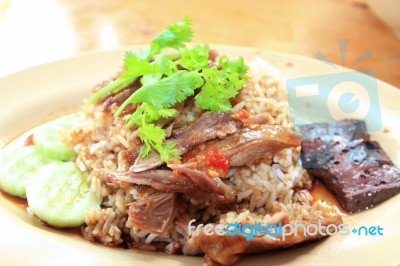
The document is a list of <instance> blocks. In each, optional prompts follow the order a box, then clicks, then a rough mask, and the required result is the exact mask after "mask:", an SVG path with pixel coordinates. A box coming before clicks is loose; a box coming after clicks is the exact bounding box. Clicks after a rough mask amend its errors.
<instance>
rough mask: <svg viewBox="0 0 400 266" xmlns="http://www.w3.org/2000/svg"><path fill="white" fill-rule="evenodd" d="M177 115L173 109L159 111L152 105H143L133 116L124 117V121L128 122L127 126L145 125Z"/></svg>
mask: <svg viewBox="0 0 400 266" xmlns="http://www.w3.org/2000/svg"><path fill="white" fill-rule="evenodd" d="M175 113H176V110H175V109H172V108H161V109H157V108H155V107H154V106H152V105H151V104H148V103H142V104H141V105H140V106H139V107H138V108H137V109H136V111H135V112H134V113H133V114H130V115H126V116H124V120H126V121H128V123H127V124H126V126H128V127H131V126H133V125H139V126H141V125H144V124H148V123H152V122H154V121H157V120H158V119H160V118H169V117H172V116H173V115H174V114H175Z"/></svg>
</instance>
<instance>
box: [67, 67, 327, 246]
mask: <svg viewBox="0 0 400 266" xmlns="http://www.w3.org/2000/svg"><path fill="white" fill-rule="evenodd" d="M249 66H250V69H249V76H250V79H249V81H248V82H247V84H246V86H245V87H244V88H243V89H242V90H241V91H240V93H239V94H238V95H237V97H236V98H235V106H234V110H237V109H241V108H243V109H245V110H247V111H249V112H250V113H252V114H267V117H268V119H267V120H268V121H267V124H272V125H282V126H285V127H291V126H292V125H291V122H290V118H289V111H288V102H287V97H286V90H285V88H284V87H283V85H282V84H281V82H280V78H279V72H278V71H277V69H275V68H274V67H272V66H270V65H269V64H268V63H267V62H265V61H264V60H262V59H256V60H254V61H253V62H250V64H249ZM107 82H109V81H105V82H103V83H101V84H99V85H98V86H97V87H95V88H94V90H96V89H97V88H99V87H103V86H104V85H106V84H107ZM110 108H114V109H115V108H116V106H111V107H110ZM83 112H84V114H85V117H86V119H87V121H88V123H86V124H85V125H84V126H82V127H81V128H79V129H78V130H76V131H75V132H74V134H73V136H72V144H73V145H74V149H75V151H76V153H77V160H76V164H77V166H78V167H79V169H80V170H82V171H88V172H90V173H92V171H93V170H94V169H100V168H106V169H110V170H124V169H121V167H122V166H118V154H119V153H120V152H121V151H123V150H129V149H132V148H134V147H132V145H134V143H135V142H134V141H132V140H134V139H137V136H136V135H135V133H134V131H133V130H131V129H128V128H126V127H124V124H125V123H124V121H122V119H114V117H113V116H112V115H110V114H109V112H105V111H104V107H103V106H102V105H101V104H100V105H99V104H98V105H91V104H85V105H84V108H83ZM201 113H202V111H201V110H200V109H198V108H196V107H194V106H193V104H189V105H187V106H185V107H184V110H183V112H182V114H181V115H180V117H178V118H177V120H181V121H194V120H196V119H197V118H198V117H199V116H200V115H201ZM299 154H300V147H297V148H290V149H284V150H281V151H279V152H277V153H275V154H272V155H267V156H266V157H265V158H263V159H262V160H261V161H259V162H258V163H256V164H254V165H250V166H244V167H237V168H235V169H231V170H230V172H229V173H228V177H227V178H225V179H224V182H225V183H227V184H229V185H230V186H232V187H233V188H234V190H235V191H236V193H237V195H238V199H237V207H235V209H234V210H233V209H226V207H218V206H206V205H204V204H203V203H202V202H201V201H199V200H194V199H191V198H188V196H186V195H181V196H180V197H181V198H180V199H179V201H178V202H179V206H178V215H176V217H177V218H175V220H174V222H173V225H172V226H171V228H170V229H169V230H168V231H167V232H165V233H163V234H159V235H157V234H152V233H149V232H147V231H144V230H141V229H139V228H137V227H135V226H133V225H132V224H131V223H130V221H129V219H128V209H129V205H130V204H131V203H132V202H135V201H141V200H144V199H146V198H147V197H148V195H149V194H151V193H152V192H153V191H154V190H153V189H152V188H149V187H145V186H137V185H129V186H127V187H122V188H121V187H114V186H112V185H109V184H105V183H104V182H103V181H102V180H101V179H100V178H98V177H97V176H96V175H95V174H93V173H92V174H91V178H92V187H93V189H95V191H96V193H97V196H98V197H99V198H101V199H102V204H101V206H100V207H99V208H97V209H91V210H89V211H88V212H87V215H86V219H85V222H86V225H85V226H84V227H83V228H82V231H83V234H84V237H85V238H86V239H88V240H90V241H95V242H99V243H101V244H103V245H108V246H117V245H122V246H123V247H125V248H129V247H136V248H140V249H146V250H165V251H167V252H168V251H169V248H170V245H171V243H172V242H173V241H179V240H181V239H183V238H184V236H185V234H186V228H187V223H188V221H190V220H192V219H196V220H197V221H201V222H202V223H203V224H206V223H223V224H227V223H233V222H239V223H256V222H262V223H264V224H267V223H276V222H278V221H280V220H282V219H289V220H290V221H296V220H299V221H300V220H310V219H317V218H318V217H319V216H320V215H321V211H320V210H319V209H318V206H317V205H313V198H312V196H311V195H310V193H309V192H308V189H310V188H311V184H312V180H311V178H310V177H309V176H308V174H307V173H306V171H305V170H304V169H302V168H301V167H300V166H299V165H298V164H297V162H298V158H299ZM125 170H126V169H125Z"/></svg>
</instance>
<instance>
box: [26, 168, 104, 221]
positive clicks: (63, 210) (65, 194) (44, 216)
mask: <svg viewBox="0 0 400 266" xmlns="http://www.w3.org/2000/svg"><path fill="white" fill-rule="evenodd" d="M26 196H27V199H28V206H29V209H30V210H31V211H32V212H33V213H34V214H36V215H37V216H38V217H39V218H40V219H41V220H43V221H45V222H46V223H48V224H50V225H52V226H55V227H60V228H66V227H76V226H79V225H82V224H83V223H84V222H85V214H86V211H87V210H88V209H90V208H95V207H97V206H99V205H100V202H101V201H99V200H98V199H96V196H95V193H94V191H92V190H91V189H90V181H89V180H88V176H87V174H86V173H82V172H80V171H79V169H78V168H77V167H76V166H75V164H74V163H73V162H59V161H52V162H51V163H48V164H46V165H44V166H43V167H41V168H40V169H39V171H38V172H37V177H36V178H32V179H30V180H29V181H28V183H27V184H26Z"/></svg>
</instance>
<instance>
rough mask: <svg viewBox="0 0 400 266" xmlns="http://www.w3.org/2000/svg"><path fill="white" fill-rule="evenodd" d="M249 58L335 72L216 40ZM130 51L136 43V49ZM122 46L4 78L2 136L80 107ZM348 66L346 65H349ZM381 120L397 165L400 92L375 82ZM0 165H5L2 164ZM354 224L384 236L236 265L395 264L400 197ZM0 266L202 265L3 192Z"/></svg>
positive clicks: (304, 71)
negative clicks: (90, 230)
mask: <svg viewBox="0 0 400 266" xmlns="http://www.w3.org/2000/svg"><path fill="white" fill-rule="evenodd" d="M213 47H214V48H217V50H219V51H220V52H221V53H224V54H227V55H229V56H237V55H242V56H244V57H245V58H246V59H247V60H250V59H253V58H254V57H256V56H260V57H262V58H265V59H266V60H268V61H269V62H270V63H271V64H273V65H275V66H277V67H278V68H279V69H280V70H281V72H282V73H283V75H284V76H286V77H288V78H295V77H305V76H313V75H320V74H330V73H336V72H337V70H335V69H333V68H331V67H330V66H328V65H326V64H324V63H322V62H319V61H317V60H315V59H311V58H306V57H301V56H296V55H289V54H283V53H277V52H269V51H259V50H254V49H251V48H239V47H229V46H213ZM132 48H133V49H134V48H135V47H132ZM123 54H124V50H118V51H109V52H98V53H90V54H84V55H80V56H77V57H73V58H69V59H66V60H62V61H57V62H54V63H50V64H46V65H42V66H38V67H35V68H32V69H28V70H25V71H21V72H19V73H16V74H13V75H10V76H7V77H4V78H2V79H0V93H1V94H0V96H1V97H0V107H1V112H0V140H1V141H2V142H3V143H7V142H9V141H10V140H12V139H13V138H14V137H16V136H18V135H19V134H21V133H23V132H24V131H26V130H28V129H29V128H32V127H33V126H35V125H37V124H39V123H41V122H43V121H45V120H48V119H51V118H54V117H56V116H58V115H61V114H65V113H67V112H70V111H71V110H77V106H78V105H79V104H80V103H81V102H82V99H83V98H85V97H87V96H89V95H90V88H91V87H92V86H93V85H94V84H96V83H97V82H99V81H101V80H103V79H107V78H108V77H109V76H111V75H112V74H114V73H115V72H116V70H117V69H118V67H119V66H120V64H121V62H122V58H123ZM345 71H346V70H345ZM378 88H379V100H380V106H381V112H382V118H383V126H384V127H388V128H389V132H388V133H383V132H378V133H375V134H373V137H374V138H375V139H377V140H379V141H380V143H381V144H382V146H383V148H384V149H385V150H386V152H387V153H388V154H389V156H390V157H391V158H392V160H394V162H395V163H396V164H397V165H400V143H399V140H400V138H399V137H398V136H400V124H399V121H400V120H399V118H400V107H399V106H400V104H399V102H400V101H399V100H400V91H399V90H398V89H396V88H395V87H393V86H391V85H389V84H387V83H384V82H382V81H378ZM0 167H1V166H0ZM344 220H345V222H346V223H348V224H349V225H350V228H353V227H359V226H363V225H364V226H374V225H375V226H377V225H380V226H381V227H383V228H384V231H383V232H384V235H383V236H365V237H361V236H355V235H349V236H339V235H336V236H333V237H329V238H327V239H325V240H322V241H318V242H315V243H311V244H308V245H302V246H299V247H296V248H291V249H287V250H280V251H273V252H269V253H265V254H261V255H254V256H248V257H246V258H244V259H242V260H241V261H240V263H239V265H261V264H263V265H266V264H268V265H288V264H290V265H394V264H395V263H400V245H399V240H400V229H399V227H398V221H399V220H400V195H398V196H396V197H393V198H391V199H390V200H388V201H386V202H384V203H382V204H380V205H379V206H377V207H376V208H374V209H372V210H369V211H365V212H362V213H359V214H355V215H350V216H347V217H345V218H344ZM0 251H1V252H0V265H64V264H65V265H69V266H70V265H129V266H131V265H159V264H161V263H162V265H165V266H167V265H168V266H170V265H188V264H190V265H202V263H203V259H202V258H200V257H185V256H170V255H166V254H163V253H153V252H151V253H149V252H142V251H136V250H123V249H119V248H108V247H103V246H100V245H96V244H92V243H89V242H86V241H84V240H83V239H82V238H81V237H79V236H78V235H77V234H71V233H65V232H63V231H59V230H55V229H51V228H49V227H45V226H42V225H41V224H40V223H38V221H37V220H36V219H34V218H32V217H30V216H29V215H28V214H27V213H26V212H25V210H24V209H23V208H21V207H18V206H17V205H16V204H15V203H14V202H11V201H10V200H8V199H7V198H5V197H4V196H1V195H0Z"/></svg>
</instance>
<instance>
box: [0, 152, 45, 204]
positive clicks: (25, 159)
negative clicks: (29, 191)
mask: <svg viewBox="0 0 400 266" xmlns="http://www.w3.org/2000/svg"><path fill="white" fill-rule="evenodd" d="M48 161H49V160H48V159H47V158H46V157H44V156H42V155H41V154H40V153H39V152H38V151H37V150H36V148H35V146H22V147H19V148H16V149H13V150H10V151H7V152H5V153H3V154H1V156H0V162H1V166H0V188H1V189H2V190H3V191H4V192H7V193H8V194H11V195H14V196H18V197H21V198H26V189H25V186H26V183H27V181H28V180H29V179H30V178H35V176H36V172H37V171H38V170H39V168H40V167H41V166H42V165H43V164H46V163H47V162H48Z"/></svg>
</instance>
